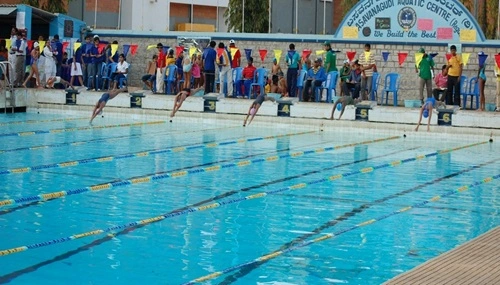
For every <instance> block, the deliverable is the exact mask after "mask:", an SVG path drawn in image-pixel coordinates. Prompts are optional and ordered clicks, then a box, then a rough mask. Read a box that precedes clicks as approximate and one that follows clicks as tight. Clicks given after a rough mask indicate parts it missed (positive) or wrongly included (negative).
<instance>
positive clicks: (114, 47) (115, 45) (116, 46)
mask: <svg viewBox="0 0 500 285" xmlns="http://www.w3.org/2000/svg"><path fill="white" fill-rule="evenodd" d="M117 50H118V44H111V55H112V56H113V55H115V53H116V51H117Z"/></svg>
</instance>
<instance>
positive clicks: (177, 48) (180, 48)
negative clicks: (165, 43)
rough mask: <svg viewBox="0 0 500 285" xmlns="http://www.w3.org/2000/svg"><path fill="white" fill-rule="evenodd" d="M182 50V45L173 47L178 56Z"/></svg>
mask: <svg viewBox="0 0 500 285" xmlns="http://www.w3.org/2000/svg"><path fill="white" fill-rule="evenodd" d="M183 51H184V47H181V46H178V47H175V54H176V55H177V56H179V55H180V54H181V53H182V52H183Z"/></svg>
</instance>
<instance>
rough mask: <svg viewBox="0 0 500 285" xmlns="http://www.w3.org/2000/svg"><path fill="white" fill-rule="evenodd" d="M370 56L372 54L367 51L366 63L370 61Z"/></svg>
mask: <svg viewBox="0 0 500 285" xmlns="http://www.w3.org/2000/svg"><path fill="white" fill-rule="evenodd" d="M370 55H371V52H369V51H365V60H366V61H368V60H370Z"/></svg>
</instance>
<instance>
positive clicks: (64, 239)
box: [0, 142, 486, 256]
mask: <svg viewBox="0 0 500 285" xmlns="http://www.w3.org/2000/svg"><path fill="white" fill-rule="evenodd" d="M484 143H486V142H484ZM480 144H483V143H474V144H470V145H466V146H461V147H456V148H452V149H446V150H444V151H443V152H441V151H437V152H434V153H430V154H426V155H418V156H416V157H414V158H409V159H404V160H401V162H402V163H400V164H397V166H399V165H402V164H405V163H407V162H410V161H416V160H418V159H422V158H425V157H431V156H436V155H438V154H440V153H448V152H451V151H455V150H461V149H464V148H467V147H472V146H476V145H480ZM391 166H392V167H394V165H393V164H392V163H385V164H381V165H379V166H375V167H373V169H374V170H375V169H381V168H384V167H391ZM363 169H364V168H363ZM358 173H367V172H363V171H360V170H357V171H351V172H347V173H345V174H343V175H335V177H338V178H337V179H339V178H343V177H348V176H351V175H354V174H358ZM331 177H332V176H329V177H327V178H323V179H318V180H315V181H312V182H310V183H298V184H295V185H292V186H288V187H284V188H281V189H277V190H271V191H264V192H260V193H256V194H252V195H249V196H245V197H241V198H236V199H232V200H228V201H220V202H215V203H212V204H208V205H204V206H199V207H196V208H188V209H186V210H184V211H180V212H174V213H166V214H161V215H159V216H155V217H151V218H146V219H143V220H139V221H135V222H129V223H127V224H122V225H118V226H112V227H108V228H105V229H97V230H92V231H88V232H84V233H80V234H74V235H71V236H67V237H62V238H59V239H53V240H49V241H45V242H41V243H35V244H30V245H25V246H20V247H15V248H11V249H6V250H1V251H0V256H3V255H9V254H13V253H18V252H23V251H26V250H28V249H35V248H40V247H45V246H48V245H53V244H58V243H63V242H67V241H70V240H74V239H79V238H83V237H88V236H94V235H98V234H103V233H111V232H113V231H117V230H123V229H126V228H130V227H136V226H141V225H147V224H151V223H155V222H158V221H162V220H165V219H169V218H172V217H177V216H182V215H185V214H188V213H193V212H201V211H205V210H209V209H214V208H218V207H220V206H224V205H230V204H234V203H239V202H242V201H245V200H252V199H257V198H262V197H265V196H267V195H272V194H276V193H280V192H284V191H288V190H296V189H302V188H304V187H307V186H310V185H313V184H317V183H322V182H327V181H331V179H330V178H331Z"/></svg>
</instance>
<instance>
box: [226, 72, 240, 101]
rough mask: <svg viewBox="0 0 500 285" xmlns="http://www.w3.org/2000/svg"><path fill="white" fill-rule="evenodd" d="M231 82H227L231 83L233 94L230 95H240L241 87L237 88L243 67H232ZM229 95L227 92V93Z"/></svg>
mask: <svg viewBox="0 0 500 285" xmlns="http://www.w3.org/2000/svg"><path fill="white" fill-rule="evenodd" d="M232 72H233V82H229V84H233V94H231V95H230V96H241V89H239V88H238V82H240V80H241V79H243V68H242V67H237V68H234V69H233V71H232ZM228 95H229V94H228Z"/></svg>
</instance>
